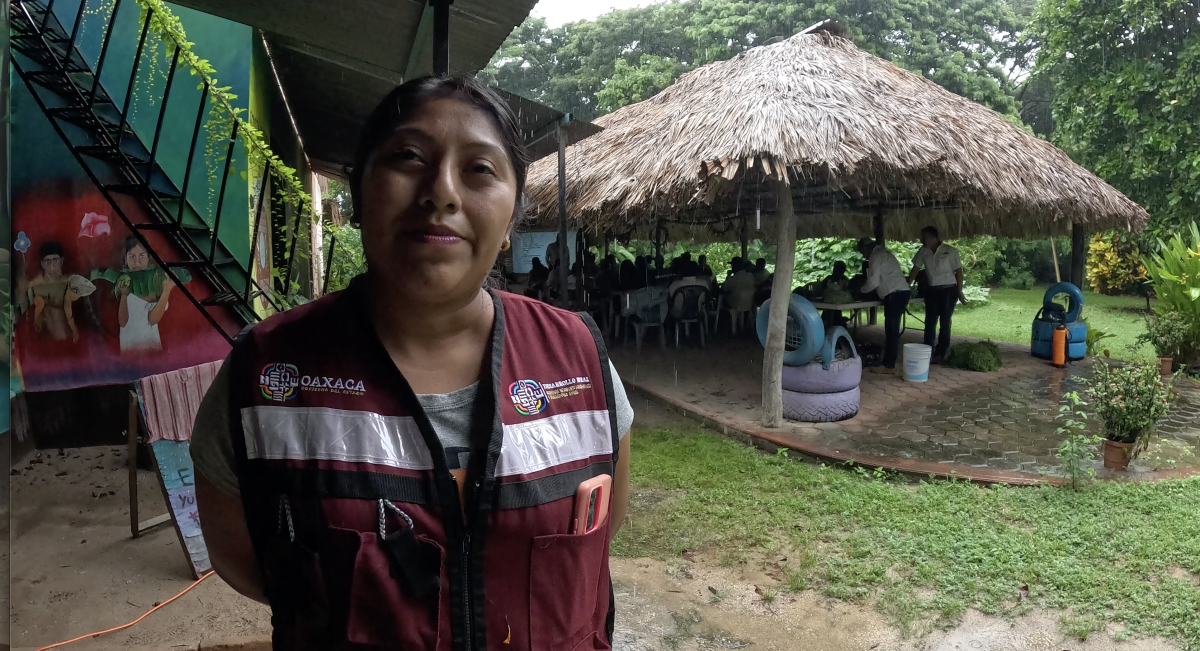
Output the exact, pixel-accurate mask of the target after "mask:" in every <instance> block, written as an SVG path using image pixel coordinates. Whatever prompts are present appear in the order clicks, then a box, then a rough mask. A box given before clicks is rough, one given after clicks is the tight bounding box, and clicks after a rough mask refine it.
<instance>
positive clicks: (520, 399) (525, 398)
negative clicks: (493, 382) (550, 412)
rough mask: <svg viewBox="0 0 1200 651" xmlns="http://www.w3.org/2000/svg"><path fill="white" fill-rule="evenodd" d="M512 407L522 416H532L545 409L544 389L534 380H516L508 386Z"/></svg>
mask: <svg viewBox="0 0 1200 651" xmlns="http://www.w3.org/2000/svg"><path fill="white" fill-rule="evenodd" d="M508 395H509V396H511V397H512V401H513V407H515V408H516V410H517V413H518V414H521V415H522V416H533V415H534V414H540V413H542V412H543V411H545V410H546V403H547V401H548V400H547V398H546V391H545V389H543V388H542V385H541V384H538V382H537V381H536V380H517V381H516V382H513V383H512V384H510V385H509V386H508Z"/></svg>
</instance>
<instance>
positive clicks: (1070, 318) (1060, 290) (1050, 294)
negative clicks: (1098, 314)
mask: <svg viewBox="0 0 1200 651" xmlns="http://www.w3.org/2000/svg"><path fill="white" fill-rule="evenodd" d="M1059 294H1066V295H1067V316H1066V318H1065V319H1064V322H1065V323H1074V322H1076V321H1078V320H1079V317H1080V316H1081V315H1082V314H1083V292H1081V291H1079V288H1078V287H1076V286H1075V285H1073V284H1071V283H1058V284H1056V285H1051V286H1050V289H1047V290H1046V296H1045V297H1044V298H1042V307H1043V309H1045V308H1048V307H1049V306H1051V305H1053V304H1054V297H1055V296H1058V295H1059ZM1085 336H1086V332H1085Z"/></svg>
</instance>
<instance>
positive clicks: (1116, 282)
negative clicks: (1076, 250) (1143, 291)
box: [1087, 233, 1146, 295]
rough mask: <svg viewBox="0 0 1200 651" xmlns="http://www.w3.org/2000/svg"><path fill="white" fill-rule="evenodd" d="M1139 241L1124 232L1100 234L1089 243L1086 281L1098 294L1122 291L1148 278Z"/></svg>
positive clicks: (1113, 293)
mask: <svg viewBox="0 0 1200 651" xmlns="http://www.w3.org/2000/svg"><path fill="white" fill-rule="evenodd" d="M1140 257H1141V253H1140V251H1139V250H1138V247H1137V244H1136V243H1135V242H1134V241H1133V240H1132V239H1130V238H1129V237H1128V236H1127V235H1125V234H1123V233H1108V234H1097V235H1096V236H1094V237H1093V238H1092V243H1091V245H1090V246H1089V247H1088V259H1087V281H1088V283H1089V284H1090V285H1091V286H1092V291H1094V292H1096V293H1098V294H1109V295H1115V294H1123V293H1125V292H1127V291H1131V290H1133V289H1134V287H1135V285H1136V284H1137V283H1140V282H1143V281H1145V279H1146V268H1145V267H1144V266H1143V264H1142V262H1141V260H1140Z"/></svg>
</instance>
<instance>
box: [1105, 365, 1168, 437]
mask: <svg viewBox="0 0 1200 651" xmlns="http://www.w3.org/2000/svg"><path fill="white" fill-rule="evenodd" d="M1085 381H1086V383H1087V393H1088V402H1090V403H1091V404H1092V405H1093V406H1095V408H1096V415H1098V416H1099V417H1100V422H1101V423H1103V425H1104V437H1105V438H1107V439H1108V440H1110V441H1116V442H1119V443H1133V444H1134V447H1133V450H1131V451H1130V452H1131V454H1130V458H1131V459H1136V458H1137V455H1139V454H1141V452H1142V450H1145V449H1146V445H1147V444H1148V443H1149V442H1150V436H1151V434H1153V433H1154V424H1155V423H1156V422H1158V421H1159V420H1160V419H1161V418H1162V417H1163V416H1166V415H1167V410H1168V409H1170V407H1171V401H1172V400H1174V398H1175V393H1174V392H1173V391H1172V390H1171V387H1170V385H1169V384H1168V383H1166V382H1163V380H1162V378H1161V377H1160V376H1159V365H1158V363H1157V362H1155V361H1154V360H1138V361H1135V362H1130V363H1128V364H1125V365H1124V366H1116V365H1112V364H1109V363H1108V362H1106V361H1104V360H1102V359H1096V360H1095V361H1093V362H1092V374H1091V377H1088V378H1086V379H1085Z"/></svg>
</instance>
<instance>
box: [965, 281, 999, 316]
mask: <svg viewBox="0 0 1200 651" xmlns="http://www.w3.org/2000/svg"><path fill="white" fill-rule="evenodd" d="M963 296H964V297H966V299H967V304H966V305H960V306H959V309H963V310H974V309H976V308H980V307H983V306H985V305H987V304H988V303H989V302H991V300H992V290H990V289H988V288H987V287H977V286H975V285H968V284H966V283H965V282H964V283H963Z"/></svg>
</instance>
